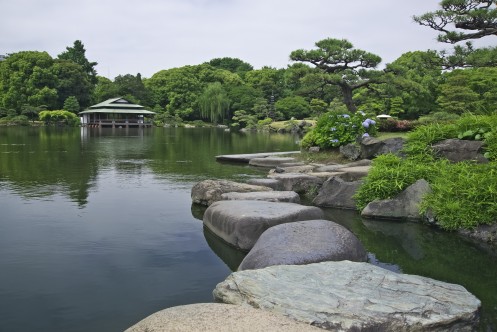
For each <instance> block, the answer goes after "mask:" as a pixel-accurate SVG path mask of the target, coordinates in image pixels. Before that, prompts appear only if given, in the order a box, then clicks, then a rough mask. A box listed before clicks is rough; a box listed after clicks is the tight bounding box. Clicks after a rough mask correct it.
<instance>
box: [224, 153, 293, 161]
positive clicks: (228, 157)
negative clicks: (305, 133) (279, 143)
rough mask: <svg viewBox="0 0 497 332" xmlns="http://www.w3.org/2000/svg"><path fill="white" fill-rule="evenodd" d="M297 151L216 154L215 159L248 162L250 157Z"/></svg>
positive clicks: (263, 156)
mask: <svg viewBox="0 0 497 332" xmlns="http://www.w3.org/2000/svg"><path fill="white" fill-rule="evenodd" d="M299 153H300V151H287V152H267V153H249V154H226V155H220V156H216V160H217V161H228V162H241V163H248V162H249V161H250V160H251V159H254V158H265V157H270V156H278V155H293V154H299Z"/></svg>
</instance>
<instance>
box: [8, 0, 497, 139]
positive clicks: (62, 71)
mask: <svg viewBox="0 0 497 332" xmlns="http://www.w3.org/2000/svg"><path fill="white" fill-rule="evenodd" d="M439 5H440V7H439V9H438V10H435V11H433V12H429V13H426V14H423V15H420V16H416V17H415V20H416V22H418V23H419V24H422V25H427V26H429V27H431V28H433V29H435V30H437V31H439V32H440V33H441V34H440V40H441V41H445V42H451V43H455V42H457V41H461V40H470V39H476V38H482V37H484V36H490V35H492V36H493V35H495V29H496V20H497V9H496V5H495V2H494V1H480V0H478V1H475V0H442V1H440V3H439ZM490 38H492V37H490ZM290 59H291V60H292V61H293V62H292V63H291V64H290V65H288V66H287V67H286V68H272V67H267V66H266V67H262V68H260V69H255V68H254V67H253V66H252V65H251V64H249V63H247V62H244V61H243V60H241V59H238V58H230V57H223V58H215V59H212V60H210V61H208V62H205V63H202V64H197V65H188V66H183V67H179V68H170V69H164V70H160V71H158V72H157V73H155V74H153V75H152V76H151V77H150V78H143V77H142V76H141V75H140V73H137V74H136V75H135V74H124V75H119V76H117V77H115V78H114V79H110V78H105V77H102V76H98V73H97V71H96V65H97V62H95V61H91V60H89V59H87V57H86V50H85V47H84V44H83V43H82V42H81V41H80V40H76V41H75V42H74V44H73V45H71V46H69V47H66V49H65V50H64V51H63V52H61V53H60V54H59V55H58V56H57V57H56V58H53V57H52V56H50V55H49V54H48V53H46V52H38V51H23V52H17V53H12V54H8V55H7V56H6V57H5V60H3V61H0V119H3V120H2V121H1V122H2V123H15V122H16V121H17V120H19V123H21V122H23V123H25V120H26V118H27V120H28V121H34V120H37V115H38V113H39V112H40V111H42V110H59V109H70V111H71V112H73V113H78V112H79V111H81V110H83V109H85V108H87V107H88V106H90V105H92V104H96V103H99V102H102V101H104V100H106V99H109V98H115V97H123V98H126V99H128V100H129V101H131V102H133V103H137V104H141V105H143V106H146V107H147V108H148V109H150V110H153V111H155V112H156V113H157V115H156V117H155V123H156V124H157V125H163V124H165V123H168V124H174V125H177V124H180V123H181V122H183V121H200V120H202V121H204V120H205V121H211V122H223V123H225V124H228V125H231V124H234V125H235V126H237V127H243V126H254V125H256V124H258V123H259V121H266V122H268V121H271V120H291V119H304V118H309V117H312V118H317V117H319V116H321V115H322V114H325V113H326V112H329V111H339V112H342V110H343V111H344V112H347V114H350V115H351V114H353V113H357V112H359V111H362V112H365V113H367V114H370V115H371V116H374V115H379V114H388V115H391V116H392V117H394V118H397V119H398V120H399V121H397V122H395V123H393V122H391V123H389V125H391V126H392V127H393V128H394V129H398V130H403V129H410V128H412V126H411V125H412V124H413V123H414V122H406V121H404V120H417V119H419V118H420V117H425V119H426V118H427V116H430V115H431V114H434V113H440V112H442V113H443V114H450V115H452V116H458V115H461V114H463V113H467V112H472V113H474V114H493V113H494V112H495V110H496V109H497V97H495V96H497V90H496V86H497V84H496V83H497V70H496V67H495V66H496V64H497V48H496V47H487V48H479V49H475V48H474V47H473V46H472V44H471V43H470V42H467V43H466V44H465V45H455V46H454V49H453V50H452V51H445V50H444V51H441V52H435V51H429V50H426V51H425V50H420V51H414V52H407V53H405V54H403V55H401V56H400V57H399V58H398V59H396V60H395V61H393V62H392V63H389V64H386V65H385V66H384V69H382V70H378V69H377V67H378V65H379V64H380V62H381V57H380V56H379V55H376V54H373V53H371V52H368V51H366V50H361V49H357V48H355V47H354V46H353V44H352V43H351V42H350V41H348V40H345V39H336V38H326V39H322V40H319V41H317V42H316V43H315V48H313V49H310V50H304V49H298V50H295V51H293V52H291V53H290ZM68 101H69V102H68ZM77 105H79V109H78V108H77ZM19 117H20V118H19ZM13 119H16V121H14V120H13ZM268 119H271V120H268ZM353 134H355V133H353ZM342 136H343V135H342ZM332 139H339V138H332Z"/></svg>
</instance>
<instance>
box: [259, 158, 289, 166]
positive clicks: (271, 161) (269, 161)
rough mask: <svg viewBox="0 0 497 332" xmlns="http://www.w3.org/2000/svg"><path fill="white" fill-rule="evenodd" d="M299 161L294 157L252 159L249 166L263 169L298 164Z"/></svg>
mask: <svg viewBox="0 0 497 332" xmlns="http://www.w3.org/2000/svg"><path fill="white" fill-rule="evenodd" d="M296 161H297V160H296V159H295V158H292V157H266V158H253V159H250V161H249V165H252V166H261V167H276V166H279V165H281V164H285V163H292V162H296Z"/></svg>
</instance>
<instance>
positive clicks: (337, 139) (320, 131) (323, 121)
mask: <svg viewBox="0 0 497 332" xmlns="http://www.w3.org/2000/svg"><path fill="white" fill-rule="evenodd" d="M375 133H376V121H374V120H372V119H370V118H368V117H367V116H366V114H365V113H363V112H358V113H344V112H337V111H334V112H329V113H326V114H324V115H322V116H320V117H319V119H318V121H317V123H316V126H315V128H314V129H313V130H312V131H310V132H308V133H307V134H306V135H305V136H304V138H303V140H302V146H303V147H304V148H307V147H310V146H319V147H321V148H335V147H339V146H341V145H345V144H347V143H353V142H355V141H356V140H358V139H360V138H361V137H364V136H369V135H374V134H375Z"/></svg>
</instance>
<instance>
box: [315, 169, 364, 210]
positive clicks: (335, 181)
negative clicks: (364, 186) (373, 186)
mask: <svg viewBox="0 0 497 332" xmlns="http://www.w3.org/2000/svg"><path fill="white" fill-rule="evenodd" d="M361 183H362V182H361V181H352V182H347V181H345V180H343V179H342V178H340V177H338V176H334V177H332V178H329V179H328V180H326V181H325V182H324V183H323V185H322V186H321V189H320V190H319V193H318V195H317V196H316V197H315V198H314V200H313V201H312V203H313V204H314V205H316V206H326V207H333V208H339V209H353V210H355V209H356V202H355V200H354V198H353V197H352V196H353V195H354V194H355V193H356V192H357V190H358V189H359V187H360V185H361Z"/></svg>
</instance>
